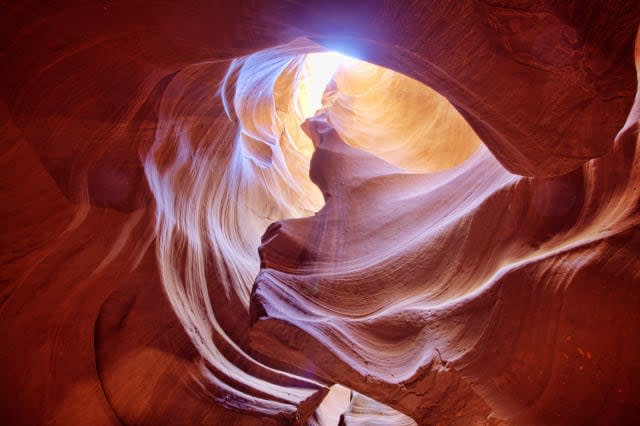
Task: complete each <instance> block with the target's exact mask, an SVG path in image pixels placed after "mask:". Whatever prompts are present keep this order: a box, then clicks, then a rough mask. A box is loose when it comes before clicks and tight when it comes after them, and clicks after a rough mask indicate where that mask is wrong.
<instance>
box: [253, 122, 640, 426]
mask: <svg viewBox="0 0 640 426" xmlns="http://www.w3.org/2000/svg"><path fill="white" fill-rule="evenodd" d="M304 127H305V129H306V131H307V132H308V134H309V135H310V137H311V138H312V139H313V140H314V143H315V144H316V146H317V148H316V151H315V152H314V155H313V157H312V161H311V172H310V174H311V177H312V179H313V181H314V182H315V183H316V184H317V185H318V186H319V187H320V189H321V190H322V192H323V195H324V197H325V206H324V207H323V208H322V210H320V211H319V212H318V213H317V214H316V215H315V216H313V217H309V218H304V219H296V220H286V221H280V222H278V223H277V224H274V225H271V227H270V228H269V230H268V231H267V232H266V233H265V235H264V237H263V243H262V246H261V251H260V253H261V259H262V270H261V272H260V274H259V275H258V278H257V279H256V284H255V286H254V290H253V295H252V307H251V310H252V329H251V336H252V345H253V347H254V348H255V349H256V350H258V351H259V352H261V353H264V354H266V355H267V356H269V357H272V358H275V354H282V353H288V354H289V355H288V356H287V357H285V358H284V360H286V361H285V362H286V363H288V364H290V365H291V366H292V367H293V368H295V369H296V370H304V371H306V372H308V373H309V374H311V375H312V377H317V378H319V379H321V380H323V381H330V382H336V383H341V384H343V385H345V386H348V387H350V388H352V389H355V390H357V391H359V392H363V393H365V394H366V395H369V396H372V397H374V398H375V399H377V400H379V401H382V402H384V403H386V404H389V405H390V406H392V407H394V408H396V409H398V410H400V411H402V412H404V413H406V414H408V415H410V416H411V417H413V419H414V420H415V421H417V422H419V423H421V424H433V423H437V422H443V423H455V422H456V421H459V422H461V423H460V424H463V423H467V424H468V422H469V421H471V419H474V418H477V416H480V418H486V417H487V416H488V415H489V414H491V416H492V417H493V418H494V419H496V420H506V421H511V422H514V423H518V422H543V423H557V422H563V421H567V422H568V421H570V420H571V419H574V420H575V419H578V420H579V421H580V419H582V420H581V421H587V420H588V419H596V420H597V421H599V422H603V421H606V419H616V420H615V421H616V422H623V421H630V420H631V419H632V418H634V416H635V414H633V413H634V412H637V402H635V401H633V400H631V399H628V398H627V397H628V396H629V395H631V394H634V393H635V392H636V391H637V387H636V385H635V384H633V382H632V381H628V379H625V378H628V377H636V375H637V374H638V371H639V370H638V367H640V363H639V362H638V361H639V360H638V358H637V357H636V356H635V355H633V354H632V353H631V352H633V351H632V349H631V348H632V346H630V342H629V341H628V340H626V339H628V338H629V337H628V336H630V335H634V333H636V332H637V331H638V329H639V327H640V318H639V317H638V315H637V313H635V312H632V310H629V309H627V307H628V306H632V305H633V304H634V303H637V302H638V301H639V300H638V294H637V292H636V287H637V283H638V280H639V278H640V276H639V275H638V274H639V271H640V264H639V263H638V261H637V256H636V254H637V250H638V248H639V246H638V243H639V240H638V232H637V231H638V224H639V223H640V216H639V215H638V209H639V207H640V205H639V199H640V191H639V188H638V186H637V180H636V179H637V177H638V173H639V171H640V169H639V168H638V167H639V166H638V160H637V158H638V148H637V146H638V145H637V130H636V129H635V128H634V127H633V126H631V127H628V128H627V130H625V131H623V132H622V133H621V134H620V137H619V138H618V140H617V141H616V145H615V147H614V149H613V151H612V152H611V153H609V154H608V155H606V156H604V157H603V158H601V159H598V160H592V161H591V162H589V163H587V164H586V165H585V166H584V167H583V168H582V169H580V170H577V171H575V172H573V173H570V174H568V175H564V176H561V177H557V178H552V179H532V178H524V177H519V176H515V175H513V174H511V173H509V172H507V171H506V170H505V169H504V168H503V167H502V166H501V165H500V164H499V163H498V162H497V161H496V160H495V158H494V157H493V156H492V155H491V154H490V153H489V151H488V150H486V149H480V150H479V151H478V152H476V154H474V155H473V156H472V157H471V158H470V159H469V160H467V161H466V162H465V163H463V164H462V165H460V166H458V167H456V168H453V169H450V170H448V171H445V172H440V173H434V174H426V175H415V174H406V173H403V172H401V171H400V170H398V169H396V168H394V167H393V166H391V165H389V164H386V163H384V162H383V161H382V160H381V159H379V158H377V157H374V156H372V155H370V154H368V153H365V152H363V151H360V150H358V149H356V148H352V147H349V146H347V145H346V144H345V143H344V142H343V141H342V140H341V139H340V137H339V136H338V133H337V132H336V131H335V129H333V128H332V127H331V123H330V120H329V119H328V118H327V116H326V114H324V113H321V114H320V115H318V116H316V117H314V118H312V119H310V120H309V121H307V122H306V123H305V126H304ZM613 176H615V178H613ZM417 230H419V231H417ZM629 303H630V304H631V305H629ZM584 312H590V313H591V314H590V315H589V318H591V320H589V319H587V318H586V317H585V316H584ZM605 318H606V320H605V321H604V323H602V322H601V321H602V320H603V319H605ZM629 333H630V334H629ZM623 341H626V342H629V343H626V344H620V343H621V342H623ZM616 342H618V343H619V344H616ZM629 351H631V352H629ZM279 359H283V358H282V355H280V358H279ZM611 359H619V360H621V362H620V363H617V362H616V363H615V367H613V366H612V365H611V363H610V360H611ZM622 360H623V361H622ZM614 387H616V390H615V392H614V393H613V394H612V392H611V390H612V389H613V388H614ZM577 389H580V390H577ZM592 400H602V401H604V403H606V404H608V405H609V406H608V409H607V410H606V419H605V418H604V417H602V418H599V417H598V416H599V415H601V413H602V409H601V405H594V404H589V405H587V404H586V401H592ZM461 417H462V418H461Z"/></svg>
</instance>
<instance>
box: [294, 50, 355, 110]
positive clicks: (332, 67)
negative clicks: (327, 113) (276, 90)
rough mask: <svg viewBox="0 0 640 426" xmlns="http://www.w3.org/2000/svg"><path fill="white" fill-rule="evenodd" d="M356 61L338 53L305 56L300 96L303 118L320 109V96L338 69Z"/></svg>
mask: <svg viewBox="0 0 640 426" xmlns="http://www.w3.org/2000/svg"><path fill="white" fill-rule="evenodd" d="M357 61H358V60H357V59H354V58H350V57H348V56H345V55H343V54H342V53H338V52H320V53H312V54H309V55H307V58H306V60H305V72H304V78H303V83H302V86H303V87H301V89H302V92H303V93H301V94H300V98H299V99H300V101H301V102H300V103H301V107H302V114H303V117H304V118H308V117H311V116H313V115H314V114H315V113H316V111H317V110H318V109H320V108H321V107H322V95H323V94H324V92H325V90H326V88H327V85H328V84H329V82H330V81H331V79H332V78H333V76H334V74H335V73H336V72H337V71H338V68H340V67H349V66H351V65H353V64H354V63H356V62H357Z"/></svg>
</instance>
